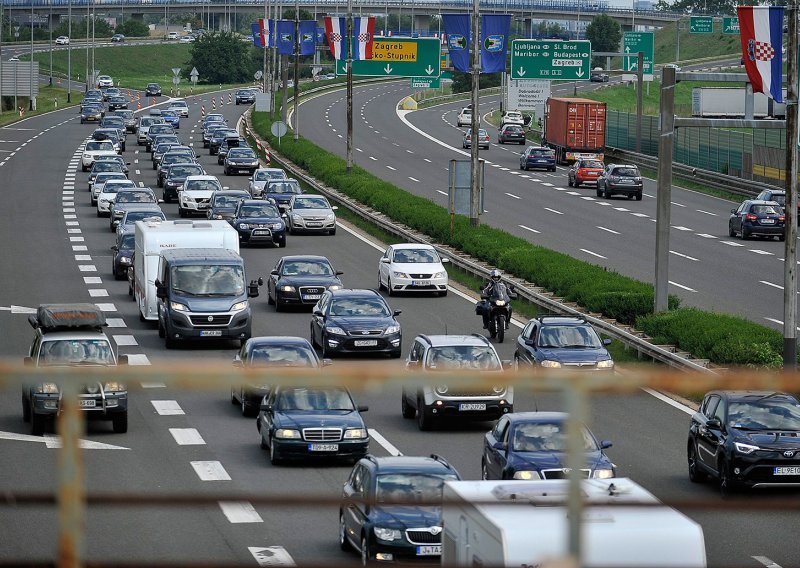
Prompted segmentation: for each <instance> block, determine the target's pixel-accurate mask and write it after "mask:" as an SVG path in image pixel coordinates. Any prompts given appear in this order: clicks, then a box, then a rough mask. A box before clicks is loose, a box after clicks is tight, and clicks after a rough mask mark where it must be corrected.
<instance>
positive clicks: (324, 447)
mask: <svg viewBox="0 0 800 568" xmlns="http://www.w3.org/2000/svg"><path fill="white" fill-rule="evenodd" d="M308 451H309V452H338V451H339V444H309V445H308Z"/></svg>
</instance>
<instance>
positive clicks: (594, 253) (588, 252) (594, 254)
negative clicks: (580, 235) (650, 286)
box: [580, 249, 608, 260]
mask: <svg viewBox="0 0 800 568" xmlns="http://www.w3.org/2000/svg"><path fill="white" fill-rule="evenodd" d="M580 250H582V251H583V252H585V253H586V254H590V255H592V256H596V257H597V258H602V259H605V260H608V259H607V258H606V257H604V256H603V255H602V254H597V253H596V252H592V251H590V250H588V249H580Z"/></svg>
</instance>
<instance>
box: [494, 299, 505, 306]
mask: <svg viewBox="0 0 800 568" xmlns="http://www.w3.org/2000/svg"><path fill="white" fill-rule="evenodd" d="M494 305H495V306H505V305H506V301H505V300H495V301H494Z"/></svg>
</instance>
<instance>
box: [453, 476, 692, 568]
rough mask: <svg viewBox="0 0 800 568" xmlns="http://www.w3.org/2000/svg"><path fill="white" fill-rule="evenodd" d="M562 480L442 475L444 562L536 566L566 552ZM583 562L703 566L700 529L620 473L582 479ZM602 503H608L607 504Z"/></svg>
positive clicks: (564, 483) (644, 566)
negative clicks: (465, 478)
mask: <svg viewBox="0 0 800 568" xmlns="http://www.w3.org/2000/svg"><path fill="white" fill-rule="evenodd" d="M568 483H569V481H568V480H565V479H556V480H545V481H448V482H446V483H445V486H444V494H443V500H444V505H443V508H442V524H443V526H444V535H443V539H442V565H443V566H454V565H458V566H469V567H471V568H474V567H475V566H509V567H517V568H521V567H530V566H540V565H541V566H543V565H544V563H545V562H547V561H553V560H557V559H559V558H564V557H566V556H567V550H568V523H569V518H568V511H567V508H566V500H567V490H568ZM581 489H582V493H583V496H584V501H585V502H588V503H591V504H592V506H591V507H586V508H585V509H584V513H583V518H584V521H583V529H582V530H583V564H582V565H583V566H587V567H592V566H596V567H600V566H614V567H616V568H625V567H631V568H633V567H636V568H649V567H670V568H705V566H706V550H705V540H704V538H703V529H702V528H701V527H700V525H698V524H697V523H696V522H694V521H693V520H691V519H689V518H688V517H687V516H685V515H684V514H683V513H680V512H678V511H676V510H675V509H673V508H671V507H667V506H661V507H658V506H650V507H642V506H630V507H626V506H625V505H626V504H630V505H638V504H650V505H658V504H659V503H660V501H659V500H658V499H656V497H655V496H654V495H653V494H652V493H650V492H648V491H647V490H646V489H644V488H643V487H641V486H640V485H637V484H636V483H634V482H633V481H631V480H630V479H627V478H617V479H603V480H600V479H591V480H584V481H581ZM606 505H608V506H606Z"/></svg>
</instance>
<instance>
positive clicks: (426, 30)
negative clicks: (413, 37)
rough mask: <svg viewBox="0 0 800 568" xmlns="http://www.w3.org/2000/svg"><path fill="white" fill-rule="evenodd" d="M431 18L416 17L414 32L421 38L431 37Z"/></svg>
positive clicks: (428, 16)
mask: <svg viewBox="0 0 800 568" xmlns="http://www.w3.org/2000/svg"><path fill="white" fill-rule="evenodd" d="M430 29H431V17H430V15H429V14H421V15H417V14H415V15H414V31H415V32H416V33H418V34H419V35H421V36H426V35H430Z"/></svg>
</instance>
